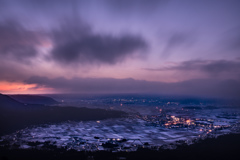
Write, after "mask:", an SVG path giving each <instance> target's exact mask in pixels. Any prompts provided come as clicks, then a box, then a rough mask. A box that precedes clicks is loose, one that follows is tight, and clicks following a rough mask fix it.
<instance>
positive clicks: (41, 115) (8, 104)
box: [0, 94, 125, 136]
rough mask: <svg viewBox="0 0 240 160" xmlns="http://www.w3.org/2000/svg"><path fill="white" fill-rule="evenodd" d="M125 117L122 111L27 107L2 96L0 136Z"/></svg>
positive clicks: (0, 102)
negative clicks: (36, 127) (40, 127)
mask: <svg viewBox="0 0 240 160" xmlns="http://www.w3.org/2000/svg"><path fill="white" fill-rule="evenodd" d="M124 115H125V113H124V112H121V111H113V110H104V109H89V108H76V107H58V106H42V105H25V104H23V103H20V102H17V101H16V100H14V99H12V98H11V97H9V96H6V95H1V94H0V136H1V135H3V134H7V133H10V132H13V131H15V130H17V129H21V128H24V127H28V126H31V125H36V124H46V123H59V122H64V121H68V120H70V121H86V120H101V119H106V118H119V117H122V116H124Z"/></svg>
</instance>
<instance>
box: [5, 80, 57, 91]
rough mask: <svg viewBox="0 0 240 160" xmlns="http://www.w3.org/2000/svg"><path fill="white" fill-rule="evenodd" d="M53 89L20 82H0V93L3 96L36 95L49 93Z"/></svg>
mask: <svg viewBox="0 0 240 160" xmlns="http://www.w3.org/2000/svg"><path fill="white" fill-rule="evenodd" d="M52 90H53V88H46V87H40V88H38V87H37V85H36V84H24V83H21V82H0V92H1V93H3V94H38V93H49V92H50V91H52Z"/></svg>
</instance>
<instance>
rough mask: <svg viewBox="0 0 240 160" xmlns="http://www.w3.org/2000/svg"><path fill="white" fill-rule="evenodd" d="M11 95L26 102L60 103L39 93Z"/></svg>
mask: <svg viewBox="0 0 240 160" xmlns="http://www.w3.org/2000/svg"><path fill="white" fill-rule="evenodd" d="M9 96H10V97H12V98H13V99H15V100H17V101H19V102H22V103H25V104H42V105H53V104H58V103H59V102H57V101H55V100H54V99H53V98H50V97H46V96H39V95H9Z"/></svg>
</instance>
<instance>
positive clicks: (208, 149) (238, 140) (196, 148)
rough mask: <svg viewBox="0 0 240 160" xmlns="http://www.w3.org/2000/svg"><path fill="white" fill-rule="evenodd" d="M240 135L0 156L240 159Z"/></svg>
mask: <svg viewBox="0 0 240 160" xmlns="http://www.w3.org/2000/svg"><path fill="white" fill-rule="evenodd" d="M239 144H240V134H230V135H225V136H220V137H218V138H217V139H206V140H203V141H201V142H199V143H196V144H193V145H190V146H179V147H178V148H177V149H175V150H159V151H154V150H147V149H140V150H138V151H136V152H116V153H112V152H109V151H99V152H83V151H82V152H77V151H74V150H70V151H66V150H65V149H63V148H62V149H58V148H54V147H52V148H51V149H50V150H46V149H45V150H36V149H31V150H24V149H12V150H9V149H7V148H6V147H0V155H1V156H0V158H2V159H5V160H7V159H9V160H10V159H12V160H15V159H26V160H28V159H29V160H30V159H35V160H40V159H45V160H48V159H58V160H69V159H71V160H75V159H76V160H77V159H78V160H79V159H81V160H88V159H94V160H118V159H122V160H123V159H126V160H157V159H159V160H173V159H174V160H176V159H184V160H188V159H189V160H190V159H191V160H198V159H199V160H210V159H211V160H215V159H216V160H217V159H228V160H232V159H239Z"/></svg>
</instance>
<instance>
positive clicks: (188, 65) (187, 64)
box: [144, 60, 240, 77]
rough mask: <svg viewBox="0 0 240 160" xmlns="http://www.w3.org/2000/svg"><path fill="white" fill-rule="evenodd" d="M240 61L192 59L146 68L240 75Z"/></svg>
mask: <svg viewBox="0 0 240 160" xmlns="http://www.w3.org/2000/svg"><path fill="white" fill-rule="evenodd" d="M239 68H240V61H239V60H235V61H229V60H190V61H184V62H181V63H178V64H175V65H173V66H169V67H162V68H144V70H148V71H171V70H175V71H194V70H195V71H202V72H205V73H207V74H209V75H212V76H217V75H221V74H233V75H237V76H238V77H240V69H239Z"/></svg>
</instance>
